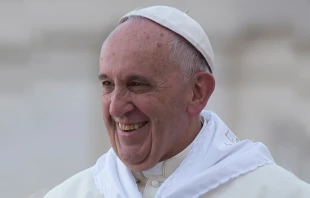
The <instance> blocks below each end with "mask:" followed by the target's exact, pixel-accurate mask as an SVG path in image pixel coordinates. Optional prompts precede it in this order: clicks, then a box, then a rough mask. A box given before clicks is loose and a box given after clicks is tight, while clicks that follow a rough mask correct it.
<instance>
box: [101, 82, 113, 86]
mask: <svg viewBox="0 0 310 198" xmlns="http://www.w3.org/2000/svg"><path fill="white" fill-rule="evenodd" d="M111 85H112V83H111V82H110V81H103V82H102V86H111Z"/></svg>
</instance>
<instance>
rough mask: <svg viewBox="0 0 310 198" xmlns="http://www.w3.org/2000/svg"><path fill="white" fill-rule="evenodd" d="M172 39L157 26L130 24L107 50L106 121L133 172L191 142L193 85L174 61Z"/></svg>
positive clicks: (103, 75)
mask: <svg viewBox="0 0 310 198" xmlns="http://www.w3.org/2000/svg"><path fill="white" fill-rule="evenodd" d="M171 36H172V33H171V32H170V31H169V30H167V29H165V28H162V27H161V26H159V25H157V24H155V23H153V22H151V21H147V20H145V21H144V20H139V21H127V22H125V23H123V24H121V25H120V26H119V27H118V28H117V29H116V30H114V32H112V34H111V35H110V36H109V38H108V39H107V41H106V42H105V43H104V45H103V48H102V52H101V56H100V80H101V83H102V89H103V90H102V111H103V117H104V122H105V125H106V128H107V131H108V135H109V138H110V142H111V144H112V147H113V149H114V151H115V153H116V154H117V155H118V157H119V158H120V159H121V160H122V161H123V163H124V164H125V165H126V166H127V167H129V168H130V169H132V170H137V171H142V170H146V169H149V168H151V167H153V166H154V165H155V164H156V163H158V162H159V161H162V160H165V159H168V158H170V157H172V156H174V155H176V154H177V153H178V152H180V151H181V150H182V149H184V148H185V147H186V146H187V145H188V144H189V143H190V142H188V141H191V140H188V136H189V135H190V133H189V132H188V130H189V127H190V126H191V124H192V123H191V116H190V115H189V114H188V112H187V106H188V103H189V101H190V99H191V97H192V92H191V87H192V86H191V84H190V83H185V82H184V80H183V75H182V73H181V70H180V68H179V67H178V66H177V65H175V64H173V63H172V61H170V59H169V48H168V45H167V43H168V41H169V38H170V37H171Z"/></svg>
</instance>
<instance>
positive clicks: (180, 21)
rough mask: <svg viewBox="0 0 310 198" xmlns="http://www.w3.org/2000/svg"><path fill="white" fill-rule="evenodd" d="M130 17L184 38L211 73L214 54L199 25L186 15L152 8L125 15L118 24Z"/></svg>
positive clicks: (158, 7) (171, 10)
mask: <svg viewBox="0 0 310 198" xmlns="http://www.w3.org/2000/svg"><path fill="white" fill-rule="evenodd" d="M130 16H141V17H145V18H147V19H150V20H152V21H154V22H156V23H158V24H160V25H162V26H164V27H166V28H168V29H170V30H171V31H173V32H175V33H177V34H179V35H180V36H182V37H183V38H185V39H186V40H187V41H188V42H190V43H191V44H192V45H193V46H194V47H195V48H196V49H197V50H198V51H199V52H200V53H201V54H202V55H203V56H204V58H205V59H206V61H207V63H208V65H209V67H210V68H209V69H210V72H211V73H212V72H213V70H214V54H213V50H212V47H211V44H210V41H209V38H208V36H207V34H206V33H205V31H204V30H203V29H202V27H201V26H200V25H199V23H198V22H197V21H195V20H194V19H192V18H191V17H190V16H188V15H187V14H186V13H184V12H182V11H180V10H178V9H176V8H173V7H169V6H152V7H147V8H141V9H136V10H133V11H131V12H129V13H127V14H126V15H125V16H123V17H122V18H121V19H120V21H119V24H121V23H123V22H125V21H126V20H127V19H128V17H130Z"/></svg>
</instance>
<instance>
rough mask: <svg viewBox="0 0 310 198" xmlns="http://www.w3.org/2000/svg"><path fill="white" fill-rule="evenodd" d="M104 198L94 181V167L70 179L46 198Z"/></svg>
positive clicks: (50, 192)
mask: <svg viewBox="0 0 310 198" xmlns="http://www.w3.org/2000/svg"><path fill="white" fill-rule="evenodd" d="M71 197H72V198H84V197H89V198H103V197H104V196H103V195H101V194H100V192H99V190H98V189H97V188H96V185H95V183H94V180H93V167H91V168H88V169H86V170H83V171H81V172H79V173H77V174H76V175H74V176H72V177H70V178H69V179H67V180H66V181H64V182H63V183H61V184H60V185H58V186H56V187H55V188H53V189H52V190H51V191H49V192H48V193H47V194H46V195H45V196H44V198H71Z"/></svg>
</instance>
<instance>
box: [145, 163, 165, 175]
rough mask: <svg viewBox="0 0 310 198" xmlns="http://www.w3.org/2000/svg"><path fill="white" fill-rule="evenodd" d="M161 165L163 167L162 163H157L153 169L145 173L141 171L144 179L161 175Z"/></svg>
mask: <svg viewBox="0 0 310 198" xmlns="http://www.w3.org/2000/svg"><path fill="white" fill-rule="evenodd" d="M163 165H164V162H159V163H157V164H156V165H155V166H154V167H153V168H151V169H149V170H146V171H142V174H143V176H144V177H145V178H148V177H149V176H151V175H162V174H163Z"/></svg>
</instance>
